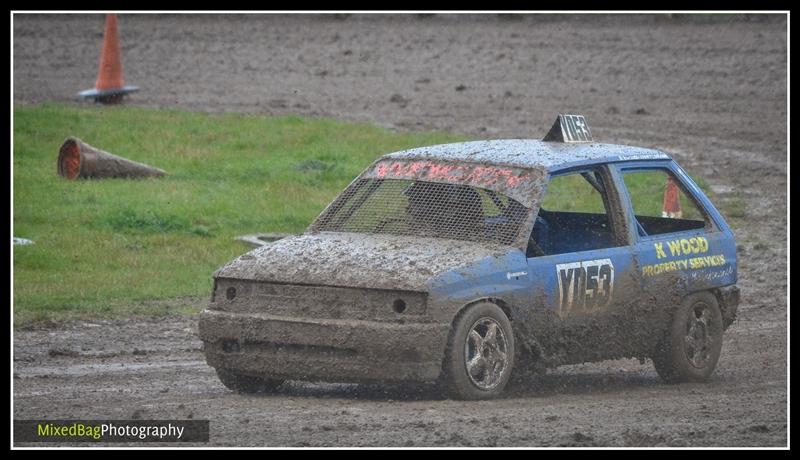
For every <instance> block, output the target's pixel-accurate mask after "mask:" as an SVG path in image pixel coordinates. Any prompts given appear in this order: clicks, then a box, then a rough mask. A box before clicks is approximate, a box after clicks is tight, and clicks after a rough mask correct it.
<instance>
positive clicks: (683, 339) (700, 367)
mask: <svg viewBox="0 0 800 460" xmlns="http://www.w3.org/2000/svg"><path fill="white" fill-rule="evenodd" d="M722 333H723V324H722V312H721V311H720V309H719V304H718V302H717V298H716V297H714V295H713V294H711V293H710V292H701V293H697V294H692V295H690V296H688V297H687V298H686V299H685V300H684V301H683V303H682V304H681V306H680V307H678V309H677V310H676V311H675V314H674V315H673V317H672V324H671V325H670V327H669V329H668V330H667V332H666V334H665V336H664V338H663V339H662V340H661V342H660V343H659V345H658V346H657V348H656V351H655V353H654V354H653V357H652V358H653V364H654V366H655V368H656V372H657V373H658V375H659V377H661V379H662V380H664V381H665V382H668V383H679V382H704V381H706V380H708V378H709V377H710V376H711V374H712V373H713V372H714V368H716V366H717V361H719V356H720V352H721V351H722Z"/></svg>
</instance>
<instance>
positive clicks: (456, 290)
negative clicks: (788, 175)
mask: <svg viewBox="0 0 800 460" xmlns="http://www.w3.org/2000/svg"><path fill="white" fill-rule="evenodd" d="M736 277H737V271H736V244H735V241H734V236H733V233H732V232H731V229H730V228H729V227H728V225H727V224H726V223H725V220H724V219H723V217H722V216H721V215H720V213H719V212H718V211H717V210H716V209H715V208H714V206H713V205H712V204H711V202H710V201H709V199H708V198H707V197H706V196H705V195H704V194H703V192H702V191H701V190H700V188H699V187H698V186H697V185H696V184H695V183H694V182H693V181H692V179H691V178H690V177H689V176H688V175H687V174H686V172H684V171H683V169H681V167H680V166H678V165H677V164H676V163H675V161H673V160H672V159H671V158H670V157H669V156H668V155H667V154H665V153H663V152H660V151H658V150H650V149H645V148H639V147H629V146H622V145H611V144H599V143H594V142H593V140H592V136H591V132H590V130H589V127H588V125H587V124H586V120H585V118H584V117H582V116H579V115H559V116H558V118H557V120H556V123H555V124H554V125H553V127H552V128H551V130H550V131H549V132H548V134H547V135H546V136H545V138H544V139H543V140H541V141H539V140H490V141H477V142H463V143H454V144H445V145H436V146H431V147H422V148H416V149H411V150H405V151H401V152H396V153H392V154H388V155H384V156H382V157H380V158H379V159H378V160H377V161H375V162H374V163H373V164H372V165H371V166H370V167H369V168H367V169H366V170H365V171H364V172H363V173H362V174H361V175H360V176H358V177H357V178H356V179H355V180H354V181H353V182H352V183H351V184H350V185H349V186H348V187H347V188H346V189H345V190H344V191H343V192H342V193H341V194H340V195H339V196H338V197H337V198H336V199H335V200H334V201H333V202H332V203H331V204H330V205H328V207H327V208H326V209H325V210H324V211H323V212H322V213H321V214H320V215H319V217H318V218H317V219H316V220H315V221H314V222H313V223H312V224H311V226H310V227H309V228H308V230H307V231H306V232H305V233H304V234H302V235H299V236H293V237H289V238H285V239H282V240H279V241H277V242H275V243H273V244H270V245H268V246H264V247H261V248H258V249H255V250H253V251H251V252H249V253H247V254H244V255H242V256H240V257H238V258H236V259H234V260H233V261H231V262H229V263H228V264H226V265H225V266H223V267H222V268H220V269H219V270H218V271H217V272H216V273H215V274H214V291H213V294H212V300H211V303H210V305H209V306H208V308H207V309H206V310H204V311H203V312H202V314H201V316H200V324H199V331H200V337H201V338H202V340H203V342H204V350H205V354H206V359H207V361H208V364H209V365H210V366H212V367H214V368H215V369H216V371H217V374H218V376H219V377H220V379H221V381H222V382H223V383H224V384H225V385H226V386H228V387H229V388H231V389H233V390H236V391H240V392H266V391H271V390H274V389H275V388H277V387H278V386H279V385H280V384H281V383H282V382H283V381H285V380H288V379H292V380H309V381H331V382H366V381H395V382H397V381H399V382H419V381H438V382H440V383H442V384H443V386H444V388H446V389H447V390H449V392H450V394H451V395H453V397H457V398H465V399H485V398H491V397H495V396H497V395H499V394H500V393H501V392H502V391H503V389H504V387H505V386H506V384H507V383H508V381H509V379H510V377H511V375H512V372H514V373H518V374H519V375H527V373H528V372H529V371H542V370H545V369H547V368H553V367H556V366H559V365H564V364H573V363H582V362H592V361H600V360H606V359H616V358H623V357H632V358H639V359H640V360H642V361H643V360H645V359H648V358H649V359H652V361H653V363H654V365H655V368H656V371H657V372H658V374H659V375H660V376H661V377H662V378H663V379H664V380H666V381H669V382H685V381H703V380H706V379H708V377H709V376H710V375H711V373H712V372H713V370H714V368H715V367H716V364H717V361H718V359H719V356H720V351H721V348H722V334H723V331H724V330H726V329H727V328H728V327H729V326H730V325H731V324H732V323H733V321H734V319H735V316H736V309H737V306H738V303H739V290H738V288H737V287H736Z"/></svg>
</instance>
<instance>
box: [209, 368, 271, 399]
mask: <svg viewBox="0 0 800 460" xmlns="http://www.w3.org/2000/svg"><path fill="white" fill-rule="evenodd" d="M217 376H218V377H219V380H220V381H221V382H222V384H223V385H225V386H226V387H228V388H229V389H231V390H233V391H235V392H237V393H247V394H254V393H271V392H273V391H275V389H277V388H278V387H279V386H280V385H281V384H282V383H283V382H284V381H283V380H273V379H262V378H260V377H253V376H251V375H242V374H238V373H236V372H233V371H230V370H228V369H217Z"/></svg>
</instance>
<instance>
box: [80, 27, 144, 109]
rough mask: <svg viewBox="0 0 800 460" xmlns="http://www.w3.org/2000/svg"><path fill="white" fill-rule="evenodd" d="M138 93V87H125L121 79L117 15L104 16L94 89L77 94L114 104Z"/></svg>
mask: <svg viewBox="0 0 800 460" xmlns="http://www.w3.org/2000/svg"><path fill="white" fill-rule="evenodd" d="M135 91H139V87H138V86H126V85H125V82H124V80H123V78H122V57H121V56H120V51H119V37H118V34H117V15H116V14H107V15H106V28H105V33H104V34H103V50H102V51H101V52H100V69H99V70H98V74H97V81H96V82H95V84H94V89H87V90H86V91H81V92H80V93H78V95H80V96H81V97H84V98H94V100H95V102H102V103H104V104H116V103H118V102H121V101H122V97H123V96H125V95H126V94H128V93H133V92H135Z"/></svg>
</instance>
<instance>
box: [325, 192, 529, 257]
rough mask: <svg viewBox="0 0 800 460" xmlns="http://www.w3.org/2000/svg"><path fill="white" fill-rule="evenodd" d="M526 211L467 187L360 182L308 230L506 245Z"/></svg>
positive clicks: (506, 199)
mask: <svg viewBox="0 0 800 460" xmlns="http://www.w3.org/2000/svg"><path fill="white" fill-rule="evenodd" d="M529 212H530V210H529V209H528V208H526V207H524V206H523V205H522V204H520V203H519V202H518V201H516V200H514V199H513V198H509V197H507V196H505V195H503V194H501V193H498V192H495V191H491V190H488V189H483V188H479V187H473V186H470V185H464V184H449V183H443V182H427V181H415V180H403V179H363V178H362V179H359V180H357V181H355V182H353V183H352V184H351V185H350V186H349V187H348V188H347V189H346V190H345V191H344V192H342V194H341V195H339V197H338V198H337V199H336V200H334V202H333V203H331V205H330V206H329V207H328V208H327V209H326V210H325V211H324V212H323V213H322V214H321V215H320V216H319V217H318V218H317V220H316V221H315V222H314V223H313V224H312V226H311V229H312V230H313V231H333V232H353V233H377V234H391V235H409V236H420V237H433V238H446V239H454V240H465V241H485V242H496V243H500V244H506V245H511V244H513V242H514V240H515V239H516V238H517V236H518V234H519V231H520V228H521V226H522V223H523V222H524V221H525V218H526V216H528V214H529Z"/></svg>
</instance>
